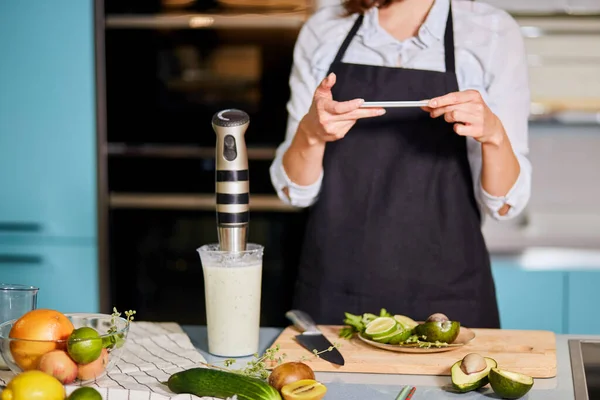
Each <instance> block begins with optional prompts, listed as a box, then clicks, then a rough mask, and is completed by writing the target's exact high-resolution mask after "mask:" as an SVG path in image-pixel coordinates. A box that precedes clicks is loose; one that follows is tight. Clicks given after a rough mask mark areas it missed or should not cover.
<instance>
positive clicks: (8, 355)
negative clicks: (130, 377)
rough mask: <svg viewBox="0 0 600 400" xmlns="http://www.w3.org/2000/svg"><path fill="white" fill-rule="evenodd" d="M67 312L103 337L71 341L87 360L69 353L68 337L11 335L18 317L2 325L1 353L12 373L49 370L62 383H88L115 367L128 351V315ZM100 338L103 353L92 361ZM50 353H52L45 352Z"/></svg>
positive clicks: (72, 347)
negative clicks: (40, 337) (126, 348)
mask: <svg viewBox="0 0 600 400" xmlns="http://www.w3.org/2000/svg"><path fill="white" fill-rule="evenodd" d="M64 315H65V316H66V317H67V318H68V319H69V320H71V322H72V323H73V326H74V328H75V329H78V328H82V327H90V328H93V329H95V330H96V331H97V332H98V334H99V337H100V339H73V340H72V341H71V346H70V347H71V349H73V350H76V349H78V348H79V349H83V353H81V352H80V353H79V357H81V356H82V354H83V355H84V357H87V360H81V359H80V363H76V362H75V361H74V359H73V358H72V357H71V355H70V354H69V351H68V348H67V340H66V339H64V340H29V339H14V338H10V337H9V335H10V331H11V329H12V327H13V326H14V325H15V323H16V322H17V319H14V320H11V321H7V322H4V323H2V324H0V355H1V356H2V357H3V358H4V361H5V362H6V364H7V365H8V367H9V368H10V370H11V371H12V372H14V373H15V374H19V373H21V372H23V371H25V370H30V369H38V370H42V371H44V372H47V373H50V374H51V375H53V376H55V377H56V378H57V379H58V380H60V381H61V382H62V383H63V384H72V383H81V384H85V383H90V382H93V381H95V380H97V379H99V378H102V377H103V376H105V375H106V373H108V372H110V371H111V370H112V369H113V368H114V367H115V365H116V363H117V362H118V361H119V360H120V359H121V357H122V355H123V351H124V350H125V348H124V344H125V342H126V340H127V334H128V333H129V322H128V321H127V320H126V319H125V318H122V317H114V316H112V315H108V314H90V313H65V314H64ZM99 340H101V341H102V342H101V347H102V350H101V353H100V356H99V357H98V358H96V359H95V360H92V361H89V359H90V356H89V354H90V353H89V350H90V349H95V350H91V353H92V354H94V355H95V354H97V351H98V348H99V347H100V342H99ZM57 350H58V351H57ZM50 352H52V354H49V355H46V353H50ZM86 352H87V353H86ZM74 354H77V353H74ZM76 357H77V356H76ZM92 357H94V356H92Z"/></svg>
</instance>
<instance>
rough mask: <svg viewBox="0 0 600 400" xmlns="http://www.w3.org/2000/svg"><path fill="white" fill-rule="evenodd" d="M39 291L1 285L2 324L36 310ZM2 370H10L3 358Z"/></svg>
mask: <svg viewBox="0 0 600 400" xmlns="http://www.w3.org/2000/svg"><path fill="white" fill-rule="evenodd" d="M38 290H39V289H38V288H36V287H34V286H26V285H16V284H8V283H0V324H1V323H3V322H6V321H10V320H13V319H17V318H20V317H21V316H22V315H24V314H26V313H28V312H29V311H31V310H35V308H36V307H37V293H38ZM0 369H8V366H7V365H6V363H5V362H4V359H3V358H2V356H0Z"/></svg>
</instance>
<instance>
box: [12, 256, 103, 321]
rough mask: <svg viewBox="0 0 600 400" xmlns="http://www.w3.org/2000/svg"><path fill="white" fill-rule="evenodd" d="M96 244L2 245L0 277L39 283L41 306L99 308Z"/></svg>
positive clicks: (74, 309)
mask: <svg viewBox="0 0 600 400" xmlns="http://www.w3.org/2000/svg"><path fill="white" fill-rule="evenodd" d="M96 256H97V255H96V247H95V246H93V245H89V246H84V245H81V246H73V245H69V246H57V245H0V281H4V282H10V283H18V284H23V285H32V286H36V287H38V288H39V289H40V290H39V292H38V304H37V307H38V308H51V309H54V310H58V311H61V312H97V311H98V308H99V304H98V301H99V300H98V296H99V293H98V285H97V281H98V278H97V274H98V269H97V268H96V258H97V257H96Z"/></svg>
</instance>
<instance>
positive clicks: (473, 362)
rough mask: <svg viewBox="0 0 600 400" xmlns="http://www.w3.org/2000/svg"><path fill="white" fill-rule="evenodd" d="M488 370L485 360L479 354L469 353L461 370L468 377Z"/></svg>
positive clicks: (463, 360)
mask: <svg viewBox="0 0 600 400" xmlns="http://www.w3.org/2000/svg"><path fill="white" fill-rule="evenodd" d="M486 368H487V363H486V361H485V358H483V357H482V356H481V355H480V354H477V353H469V354H467V355H466V356H465V357H464V358H463V359H462V363H461V365H460V369H461V370H462V371H463V372H464V373H465V374H467V375H471V374H475V373H477V372H481V371H483V370H484V369H486Z"/></svg>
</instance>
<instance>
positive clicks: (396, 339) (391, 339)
mask: <svg viewBox="0 0 600 400" xmlns="http://www.w3.org/2000/svg"><path fill="white" fill-rule="evenodd" d="M411 333H412V332H411V331H410V329H406V328H404V327H403V326H402V325H398V328H397V329H396V330H395V331H394V332H392V333H390V334H389V335H386V336H383V337H381V336H380V337H377V338H373V340H374V341H376V342H378V343H385V344H399V343H402V342H404V341H405V340H406V339H408V338H409V337H410V335H411Z"/></svg>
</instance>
